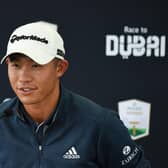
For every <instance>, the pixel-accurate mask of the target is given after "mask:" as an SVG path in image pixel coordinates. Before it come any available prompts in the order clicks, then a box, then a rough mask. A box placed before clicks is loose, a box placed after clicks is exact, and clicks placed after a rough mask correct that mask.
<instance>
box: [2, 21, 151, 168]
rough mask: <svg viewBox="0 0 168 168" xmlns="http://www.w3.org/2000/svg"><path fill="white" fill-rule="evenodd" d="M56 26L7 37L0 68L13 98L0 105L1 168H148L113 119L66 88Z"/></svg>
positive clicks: (31, 27) (32, 26)
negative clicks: (3, 68)
mask: <svg viewBox="0 0 168 168" xmlns="http://www.w3.org/2000/svg"><path fill="white" fill-rule="evenodd" d="M56 28H57V27H56V25H54V24H51V23H47V22H43V21H39V22H33V23H29V24H26V25H23V26H20V27H19V28H17V29H16V30H14V32H13V33H12V34H11V36H10V39H9V42H8V47H7V53H6V55H5V56H4V57H3V58H2V60H1V63H6V64H7V66H8V76H9V81H10V84H11V86H12V89H13V90H14V92H15V93H16V96H17V97H15V98H13V99H12V100H10V101H6V102H4V103H2V104H1V105H0V130H1V131H0V167H3V168H38V167H40V168H120V167H129V168H149V167H150V165H149V163H148V161H146V160H145V158H144V156H143V151H142V149H141V148H140V147H139V146H137V145H136V144H135V142H133V141H132V140H131V139H130V136H129V134H128V131H127V129H126V128H125V127H124V125H123V123H122V122H121V121H120V120H119V118H118V115H117V114H116V113H115V112H113V111H111V110H108V109H105V108H103V107H101V106H99V105H97V104H95V103H94V102H92V101H90V100H88V99H87V98H84V97H82V96H79V95H77V94H75V93H73V92H71V91H69V90H67V89H65V88H64V87H63V86H62V85H61V83H60V78H61V77H62V76H63V75H64V73H65V71H66V70H67V69H68V61H67V60H66V59H65V57H64V56H65V50H64V44H63V40H62V38H61V36H60V35H59V33H58V31H57V29H56Z"/></svg>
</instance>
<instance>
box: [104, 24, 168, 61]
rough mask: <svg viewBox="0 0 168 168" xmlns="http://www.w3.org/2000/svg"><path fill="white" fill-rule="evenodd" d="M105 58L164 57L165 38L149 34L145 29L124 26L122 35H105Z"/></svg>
mask: <svg viewBox="0 0 168 168" xmlns="http://www.w3.org/2000/svg"><path fill="white" fill-rule="evenodd" d="M105 54H106V56H121V57H122V58H123V59H128V58H129V57H130V56H133V57H142V56H145V57H151V56H152V57H161V58H162V57H165V56H166V36H165V35H164V34H163V35H157V34H153V33H152V34H151V33H150V31H149V29H148V28H147V27H129V26H124V28H123V33H122V34H107V35H106V37H105Z"/></svg>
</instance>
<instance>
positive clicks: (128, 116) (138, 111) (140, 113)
mask: <svg viewBox="0 0 168 168" xmlns="http://www.w3.org/2000/svg"><path fill="white" fill-rule="evenodd" d="M118 111H119V115H120V119H121V120H122V121H123V122H124V124H125V126H126V127H127V128H128V131H129V133H130V135H131V137H132V139H133V140H136V139H140V138H143V137H145V136H148V135H149V128H150V111H151V104H150V103H147V102H143V101H140V100H135V99H133V100H127V101H121V102H119V103H118Z"/></svg>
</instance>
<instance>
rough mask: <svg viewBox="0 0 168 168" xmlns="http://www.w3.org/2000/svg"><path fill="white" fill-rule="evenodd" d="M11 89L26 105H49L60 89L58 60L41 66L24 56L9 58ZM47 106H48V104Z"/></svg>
mask: <svg viewBox="0 0 168 168" xmlns="http://www.w3.org/2000/svg"><path fill="white" fill-rule="evenodd" d="M7 64H8V76H9V81H10V83H11V87H12V89H13V90H14V92H15V93H16V95H17V96H18V98H19V99H20V101H21V102H22V103H23V104H24V105H31V104H38V103H39V104H40V103H47V101H50V99H52V98H53V97H54V96H55V94H56V93H57V92H58V89H59V77H60V76H61V75H62V74H60V72H59V71H58V64H59V62H57V61H56V60H53V61H51V62H50V63H48V64H46V65H39V64H37V63H35V62H34V61H33V60H31V59H30V58H28V57H26V56H24V55H18V56H15V57H14V59H12V58H11V59H10V58H7ZM46 105H47V104H46Z"/></svg>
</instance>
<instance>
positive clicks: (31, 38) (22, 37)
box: [10, 35, 48, 44]
mask: <svg viewBox="0 0 168 168" xmlns="http://www.w3.org/2000/svg"><path fill="white" fill-rule="evenodd" d="M19 40H37V41H40V42H42V43H45V44H48V40H46V39H45V38H40V37H38V36H35V35H31V36H25V35H21V36H17V35H13V36H12V38H11V40H10V42H11V43H14V42H15V41H19Z"/></svg>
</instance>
